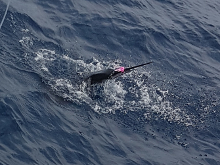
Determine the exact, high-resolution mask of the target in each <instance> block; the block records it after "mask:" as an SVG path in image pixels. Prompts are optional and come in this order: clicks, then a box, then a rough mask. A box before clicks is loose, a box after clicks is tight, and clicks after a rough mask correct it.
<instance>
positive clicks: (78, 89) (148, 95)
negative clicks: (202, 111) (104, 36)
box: [20, 38, 192, 126]
mask: <svg viewBox="0 0 220 165" xmlns="http://www.w3.org/2000/svg"><path fill="white" fill-rule="evenodd" d="M26 40H27V41H30V40H31V39H28V38H24V39H23V40H22V41H20V42H21V43H25V42H26ZM35 55H36V56H35V57H34V60H35V61H36V62H37V63H36V65H39V66H38V68H41V69H42V70H44V71H46V72H49V70H50V68H48V67H50V66H51V64H52V63H53V61H54V60H62V61H66V62H67V63H68V65H71V66H76V71H79V72H82V73H89V72H92V71H98V70H100V69H104V68H107V67H109V66H111V67H115V66H117V67H118V66H120V65H119V63H120V61H117V63H112V62H100V61H98V60H97V59H95V58H93V59H92V60H91V62H90V63H86V62H85V61H83V60H74V59H72V58H70V57H69V56H68V55H62V56H60V55H58V54H56V52H55V51H53V50H48V49H39V50H38V51H37V52H35ZM149 76H150V73H149V72H146V71H145V72H139V73H138V70H135V71H134V72H131V73H128V74H125V75H123V76H121V77H120V78H117V79H115V80H109V81H107V82H106V83H104V84H102V86H103V89H100V90H101V91H97V93H95V94H97V95H99V96H98V97H100V98H99V99H91V96H89V93H88V90H87V85H86V83H85V82H83V83H81V84H75V83H74V81H72V80H69V79H67V78H65V77H63V78H55V77H54V76H52V77H51V78H50V80H49V83H48V84H49V85H50V86H51V88H52V89H53V90H54V91H55V92H57V93H58V94H59V95H60V96H62V97H63V98H64V99H66V100H71V101H73V102H74V103H77V104H87V105H89V106H90V107H91V108H92V109H93V110H94V111H95V112H97V113H113V114H114V113H115V111H116V110H120V111H124V112H126V111H127V112H128V111H139V110H141V111H145V113H144V116H145V118H146V119H148V120H151V119H152V116H154V115H155V114H157V117H158V118H160V119H163V120H167V121H169V122H176V123H183V124H185V125H186V126H188V125H192V116H191V115H188V114H186V113H185V112H184V111H182V110H181V109H180V108H178V107H174V106H173V104H172V103H171V102H170V101H169V100H167V98H166V95H167V94H168V93H169V92H168V90H161V89H160V88H158V87H155V85H154V84H153V85H149V84H148V79H147V77H149ZM97 88H98V89H99V87H97Z"/></svg>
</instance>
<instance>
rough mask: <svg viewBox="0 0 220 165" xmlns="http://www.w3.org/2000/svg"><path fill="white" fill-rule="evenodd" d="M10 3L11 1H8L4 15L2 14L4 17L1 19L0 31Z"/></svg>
mask: <svg viewBox="0 0 220 165" xmlns="http://www.w3.org/2000/svg"><path fill="white" fill-rule="evenodd" d="M10 2H11V0H8V4H7V7H6V10H5V14H4V16H3V18H2V22H1V24H0V30H1V27H2V24H3V22H4V20H5V16H6V14H7V11H8V8H9V5H10Z"/></svg>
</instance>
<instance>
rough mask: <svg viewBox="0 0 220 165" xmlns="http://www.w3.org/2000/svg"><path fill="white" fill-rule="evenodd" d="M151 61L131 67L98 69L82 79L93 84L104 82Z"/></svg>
mask: <svg viewBox="0 0 220 165" xmlns="http://www.w3.org/2000/svg"><path fill="white" fill-rule="evenodd" d="M151 63H152V61H151V62H147V63H144V64H141V65H136V66H133V67H129V68H125V67H119V68H116V69H111V68H109V69H104V70H100V71H97V72H93V73H91V74H90V75H89V76H88V77H86V78H85V79H84V81H85V82H88V85H89V86H91V85H95V84H100V83H103V82H105V81H106V80H110V79H114V78H116V77H118V76H121V75H123V74H125V73H128V72H131V71H132V70H133V69H135V68H138V67H141V66H144V65H148V64H151Z"/></svg>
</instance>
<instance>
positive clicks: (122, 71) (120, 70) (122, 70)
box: [115, 67, 125, 73]
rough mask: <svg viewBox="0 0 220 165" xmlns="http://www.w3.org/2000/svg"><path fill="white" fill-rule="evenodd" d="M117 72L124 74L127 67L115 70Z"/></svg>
mask: <svg viewBox="0 0 220 165" xmlns="http://www.w3.org/2000/svg"><path fill="white" fill-rule="evenodd" d="M115 71H117V72H121V73H124V71H125V67H120V68H118V69H115Z"/></svg>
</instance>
